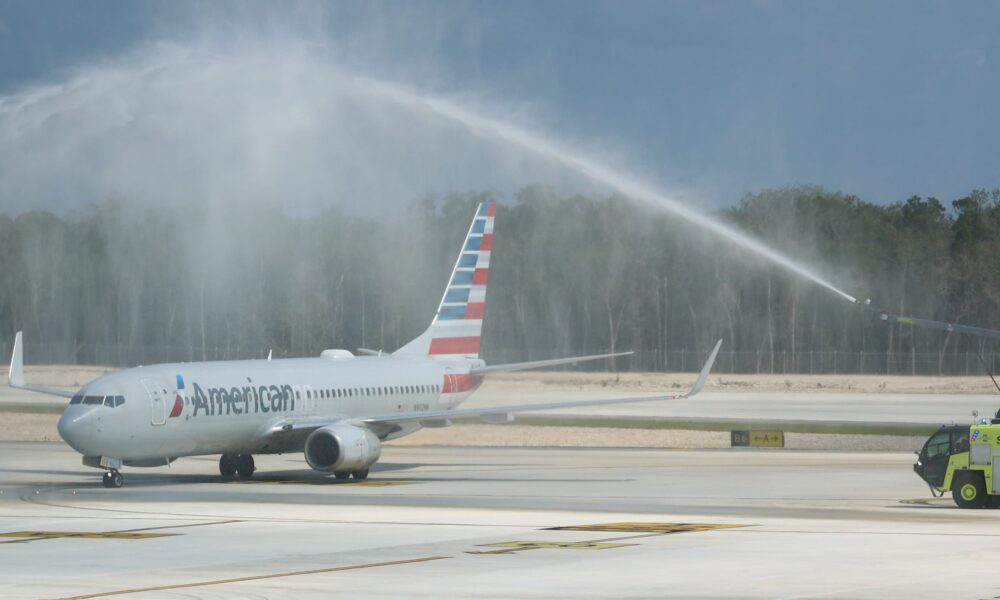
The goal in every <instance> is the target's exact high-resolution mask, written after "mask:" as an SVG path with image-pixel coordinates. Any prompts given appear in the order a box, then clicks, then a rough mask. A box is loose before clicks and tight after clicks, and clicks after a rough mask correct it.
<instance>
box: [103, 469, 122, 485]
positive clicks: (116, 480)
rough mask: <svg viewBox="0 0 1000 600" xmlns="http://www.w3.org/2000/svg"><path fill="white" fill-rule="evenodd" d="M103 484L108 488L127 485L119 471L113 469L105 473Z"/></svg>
mask: <svg viewBox="0 0 1000 600" xmlns="http://www.w3.org/2000/svg"><path fill="white" fill-rule="evenodd" d="M101 483H103V484H104V487H106V488H120V487H121V486H123V485H125V477H124V476H123V475H122V474H121V473H120V472H118V471H115V470H114V469H112V470H111V471H107V472H105V473H104V477H102V478H101Z"/></svg>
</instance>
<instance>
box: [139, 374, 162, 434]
mask: <svg viewBox="0 0 1000 600" xmlns="http://www.w3.org/2000/svg"><path fill="white" fill-rule="evenodd" d="M142 386H143V387H144V388H146V393H147V394H149V405H150V406H151V407H152V409H153V415H152V421H151V422H152V423H153V425H163V424H164V423H166V422H167V405H166V402H165V401H164V399H163V390H162V389H160V386H159V385H157V384H156V382H155V381H153V380H152V379H143V380H142Z"/></svg>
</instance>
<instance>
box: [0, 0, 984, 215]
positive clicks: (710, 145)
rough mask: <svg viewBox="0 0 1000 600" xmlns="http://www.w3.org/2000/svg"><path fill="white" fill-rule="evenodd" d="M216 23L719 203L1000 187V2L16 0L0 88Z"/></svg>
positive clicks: (9, 4) (1, 34)
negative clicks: (767, 193) (788, 195)
mask: <svg viewBox="0 0 1000 600" xmlns="http://www.w3.org/2000/svg"><path fill="white" fill-rule="evenodd" d="M206 29H212V30H214V31H223V32H229V33H231V34H233V35H246V34H248V33H249V34H250V35H258V34H259V35H265V36H266V35H269V34H270V32H271V31H273V30H282V31H284V32H285V35H288V32H293V33H292V35H296V36H301V38H302V39H303V40H310V39H312V40H316V42H317V43H319V44H323V45H327V46H329V47H331V48H332V54H333V55H335V56H336V57H337V60H338V61H341V62H342V63H343V64H346V65H349V66H350V68H351V69H352V70H353V71H354V72H357V73H364V74H371V75H372V76H374V77H378V78H382V79H386V80H389V81H395V82H400V83H404V84H406V85H408V86H412V87H414V88H416V89H424V90H428V91H430V92H433V93H442V94H448V95H450V96H462V95H465V94H472V95H475V96H476V97H479V98H484V97H485V98H492V99H494V101H495V102H494V103H495V104H496V105H499V106H503V107H504V108H505V109H508V110H510V111H512V112H517V113H519V114H525V115H528V121H529V122H530V123H532V124H534V125H537V126H539V127H541V128H543V129H544V130H545V131H546V132H547V133H549V134H551V135H553V136H555V137H557V138H559V139H563V140H570V141H577V140H579V141H585V142H586V143H587V144H588V145H590V146H591V147H597V148H608V149H609V150H608V151H609V152H610V153H613V154H614V155H615V157H616V160H617V161H619V163H620V162H621V160H623V157H624V159H625V160H627V161H628V163H629V164H630V165H631V166H632V168H633V170H634V171H636V172H639V173H642V174H643V175H645V176H647V177H648V178H650V179H652V180H654V181H656V182H658V183H661V184H663V185H665V186H675V187H677V188H680V189H684V190H690V191H693V194H694V195H695V196H697V197H699V198H701V199H702V201H703V202H704V203H706V204H710V205H716V206H719V205H729V204H732V203H734V202H736V201H737V200H738V199H739V198H740V197H741V196H742V195H743V194H745V193H748V192H754V191H759V190H760V189H763V188H768V187H780V186H785V185H794V184H817V185H822V186H824V187H826V188H828V189H831V190H840V191H844V192H848V193H853V194H857V195H859V196H861V197H862V198H864V199H866V200H870V201H874V202H879V203H886V202H895V201H900V200H904V199H906V198H907V197H909V196H912V195H919V196H936V197H939V198H941V199H944V200H951V199H954V198H957V197H959V196H961V195H963V194H965V193H967V192H969V191H971V190H972V189H976V188H993V187H997V186H1000V177H998V172H1000V149H998V140H1000V118H998V117H1000V109H998V108H997V107H998V106H1000V34H998V32H1000V3H995V2H961V3H945V2H939V3H929V2H912V1H908V2H796V3H784V2H556V1H549V2H456V3H444V2H372V3H347V4H338V3H333V4H315V3H297V4H280V3H279V4H256V3H246V2H241V3H232V2H231V3H221V4H219V3H203V2H193V3H192V2H170V3H163V2H109V1H97V2H86V3H83V2H57V1H50V2H17V1H0V95H12V94H18V93H20V92H21V91H23V90H24V89H26V88H31V87H32V86H38V85H41V84H47V83H58V82H60V81H62V80H63V78H65V77H67V74H69V73H73V72H74V71H75V70H77V69H79V68H80V67H81V66H85V65H94V64H98V65H99V64H101V63H102V62H106V61H115V60H116V59H117V57H119V56H121V55H127V54H128V53H130V52H134V51H135V49H136V48H142V47H144V46H147V45H150V44H155V43H157V42H162V41H178V40H180V41H183V40H188V39H193V38H197V37H198V36H200V35H203V34H204V32H205V30H206ZM542 183H544V182H542ZM429 191H435V190H429Z"/></svg>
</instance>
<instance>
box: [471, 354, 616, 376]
mask: <svg viewBox="0 0 1000 600" xmlns="http://www.w3.org/2000/svg"><path fill="white" fill-rule="evenodd" d="M630 354H635V353H634V352H632V351H629V352H615V353H614V354H591V355H590V356H571V357H569V358H553V359H550V360H534V361H530V362H519V363H507V364H505V365H487V366H484V367H473V368H472V370H471V371H470V373H472V374H473V375H485V374H487V373H506V372H508V371H524V370H527V369H543V368H545V367H554V366H557V365H572V364H576V363H578V362H584V361H588V360H601V359H602V358H613V357H615V356H629V355H630Z"/></svg>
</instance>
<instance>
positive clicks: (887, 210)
mask: <svg viewBox="0 0 1000 600" xmlns="http://www.w3.org/2000/svg"><path fill="white" fill-rule="evenodd" d="M485 198H487V194H485V193H453V194H449V195H446V196H444V197H434V196H427V197H425V198H422V199H420V200H418V201H415V202H410V203H408V204H405V205H404V206H401V207H400V208H399V209H398V211H396V212H394V213H393V214H390V215H382V216H377V217H376V216H366V215H365V214H363V213H362V212H360V211H358V210H344V209H339V208H326V209H322V210H318V211H316V212H315V213H312V214H306V215H301V214H300V215H295V214H288V213H286V212H284V211H282V210H281V209H279V208H273V209H268V210H248V211H245V212H234V211H224V210H216V209H213V208H212V207H211V206H206V207H204V208H202V209H199V210H194V211H192V210H189V209H188V210H181V209H174V208H170V207H154V206H149V205H146V204H143V203H140V202H129V201H125V200H121V199H112V200H109V201H107V202H104V203H102V204H100V205H95V206H89V207H87V208H84V209H80V210H78V211H76V212H74V213H72V214H62V215H56V214H52V213H49V212H44V211H34V212H27V213H23V214H20V215H16V216H14V215H0V335H2V340H0V343H6V344H7V348H8V349H9V341H8V340H12V339H13V334H14V332H15V331H16V330H20V329H23V330H24V332H25V338H26V344H27V351H28V359H29V360H34V361H38V362H80V363H104V364H112V365H130V364H148V363H151V362H160V361H167V360H180V361H186V360H203V359H217V358H242V357H252V356H263V355H266V354H267V352H268V350H269V349H273V350H274V352H275V355H276V356H308V355H315V354H318V353H319V352H320V351H321V350H323V349H325V348H347V349H354V348H357V347H366V348H381V349H385V350H387V351H391V350H394V349H395V348H397V347H399V346H400V345H402V344H403V343H405V342H406V341H408V340H409V339H411V338H412V337H414V336H415V335H417V334H418V333H419V332H420V331H422V330H423V328H424V327H426V325H427V323H428V322H429V320H430V318H431V316H432V315H433V313H434V310H435V308H436V305H437V302H438V301H439V300H440V297H441V292H442V289H443V287H444V285H445V283H446V280H447V278H448V273H449V271H450V269H451V267H452V265H453V263H454V258H455V253H456V252H457V249H458V247H459V245H460V243H461V240H462V238H463V236H464V233H465V231H466V228H467V227H468V223H469V220H470V218H471V215H472V211H473V208H474V207H475V205H476V204H477V203H478V202H480V201H482V200H483V199H485ZM715 216H716V217H717V218H719V219H720V220H722V221H725V222H727V223H729V224H731V225H732V226H733V227H735V228H737V229H740V230H743V231H745V232H747V233H748V234H750V235H751V236H753V237H754V238H757V239H759V240H761V241H763V242H764V243H766V244H768V245H769V246H771V247H773V248H775V249H777V250H779V251H781V252H783V253H785V254H787V255H789V256H791V257H793V258H794V259H795V260H797V261H798V262H800V263H803V264H806V265H811V266H815V267H816V268H818V269H819V270H820V272H821V274H822V275H823V277H825V278H826V279H827V280H829V281H831V282H834V283H835V284H836V285H838V287H841V288H843V289H844V290H845V291H847V292H848V293H850V294H852V295H854V296H857V297H859V298H871V299H872V304H873V306H879V307H882V308H885V309H888V310H891V311H893V312H897V313H900V314H904V315H912V316H918V317H924V318H931V319H938V320H947V321H957V322H962V323H967V324H972V325H978V326H982V327H988V328H994V329H996V328H1000V322H998V320H1000V311H998V310H997V309H998V305H1000V265H998V264H997V257H998V256H1000V233H998V228H997V224H998V223H1000V190H993V191H974V192H972V193H970V194H969V195H967V196H965V197H963V198H959V199H956V200H954V201H951V202H948V203H947V204H946V203H943V202H941V201H939V200H937V199H934V198H918V197H913V198H910V199H908V200H906V201H902V202H896V203H893V204H887V205H886V204H875V203H871V202H866V201H863V200H861V199H860V198H857V197H855V196H851V195H847V194H842V193H839V192H830V191H826V190H823V189H821V188H817V187H790V188H783V189H777V190H767V191H763V192H760V193H756V194H750V195H747V196H746V197H745V198H744V199H743V200H742V201H740V202H739V203H738V204H737V205H736V206H733V207H731V208H726V209H723V210H719V211H716V214H715ZM718 338H723V339H724V340H725V347H726V349H727V351H729V352H731V353H738V355H739V356H741V357H743V358H742V359H741V360H742V362H740V364H739V365H737V364H736V362H735V358H732V357H735V356H736V354H732V355H731V365H730V369H731V370H737V371H739V370H744V371H745V370H754V369H756V370H757V371H768V370H769V369H770V370H771V371H774V370H775V365H774V362H775V361H776V360H778V361H782V363H783V364H782V365H780V368H781V369H782V370H784V371H788V370H794V371H803V370H805V366H804V365H803V364H800V363H803V361H805V360H806V358H805V357H806V356H809V360H810V363H811V364H810V366H809V369H810V370H812V371H814V372H816V371H817V367H816V359H815V357H816V356H820V363H821V364H820V366H819V368H818V370H819V371H828V370H830V367H829V366H823V364H822V363H823V359H822V357H823V356H828V355H829V354H830V353H844V355H845V356H846V355H847V354H848V353H856V354H858V353H860V354H859V355H860V356H861V357H862V361H864V360H865V358H864V356H865V354H864V353H867V354H868V355H869V356H870V357H872V358H871V359H870V360H873V361H875V362H876V363H878V362H879V361H883V362H885V364H886V369H887V370H893V369H890V368H889V367H890V364H891V365H896V366H895V369H894V370H896V371H902V372H905V371H906V370H907V368H908V367H907V365H912V367H913V368H912V370H913V372H917V371H920V372H933V371H935V365H933V364H932V365H930V366H928V365H927V364H926V362H927V361H926V360H923V361H922V362H921V363H920V368H919V369H918V368H917V357H918V356H920V357H926V356H932V357H935V361H936V370H937V371H939V372H940V371H945V370H947V369H946V368H945V364H946V363H947V362H948V359H949V357H952V358H954V357H956V356H960V355H962V354H966V355H967V353H970V352H971V353H979V352H981V351H986V352H991V351H992V348H991V347H989V345H988V342H987V341H985V340H982V339H978V338H970V337H962V336H957V335H949V334H947V333H943V332H936V331H926V330H914V329H910V328H906V327H903V326H890V325H886V324H884V323H882V322H880V321H879V319H878V314H877V313H876V312H873V311H867V310H863V309H861V308H859V307H857V306H853V305H851V304H850V303H848V302H846V301H845V300H843V299H842V298H840V297H839V296H837V295H836V294H833V293H831V292H830V291H829V290H827V289H825V288H823V287H820V286H818V285H816V284H815V283H812V282H810V281H808V280H806V279H803V278H801V277H799V276H796V275H794V274H792V273H790V272H788V271H787V270H784V269H783V268H781V267H779V266H777V265H774V264H772V263H769V262H768V261H766V260H764V259H762V258H759V257H756V256H754V255H752V254H749V253H748V252H747V251H745V250H743V249H741V248H739V247H736V246H734V245H732V244H731V243H729V242H727V241H726V240H724V239H722V238H720V237H718V236H716V235H714V234H711V233H708V232H706V231H703V230H700V229H698V228H695V227H692V226H690V225H689V224H687V223H685V222H683V221H679V220H677V218H676V217H674V216H672V215H670V214H668V213H666V212H664V211H660V210H657V209H656V208H655V207H650V206H644V205H639V204H636V203H633V202H631V201H629V200H627V199H625V198H621V197H617V196H606V197H598V196H580V195H565V194H560V193H558V192H556V191H553V190H551V189H548V188H545V187H539V186H533V187H528V188H525V189H523V190H521V191H520V192H519V193H518V194H516V196H515V197H514V198H512V199H510V200H509V201H504V202H501V203H500V205H499V207H498V212H497V219H496V238H495V239H494V245H493V259H492V261H491V275H490V286H489V292H488V295H487V308H486V320H485V324H484V334H483V354H484V356H485V357H486V358H487V360H496V361H499V360H503V361H506V360H526V359H530V358H545V357H552V356H562V355H572V354H581V353H597V352H603V351H618V350H636V351H640V352H641V356H642V357H644V358H642V359H641V360H638V361H637V360H636V359H630V360H626V361H617V362H616V364H615V365H614V366H616V367H617V368H642V369H677V368H682V367H683V368H685V369H693V368H695V367H696V366H697V364H696V362H694V361H687V362H693V363H694V364H685V365H679V364H677V356H678V355H677V353H678V352H682V351H689V352H704V351H707V349H708V348H710V347H711V345H712V343H713V342H714V340H716V339H718ZM2 347H3V346H0V348H2ZM789 357H791V358H790V359H789ZM789 360H791V361H792V363H793V364H792V366H791V368H789V366H788V364H787V363H788V361H789ZM900 365H902V366H900ZM834 368H836V367H834ZM874 368H875V370H878V369H879V368H881V367H879V366H878V365H877V364H876V365H875V367H874Z"/></svg>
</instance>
